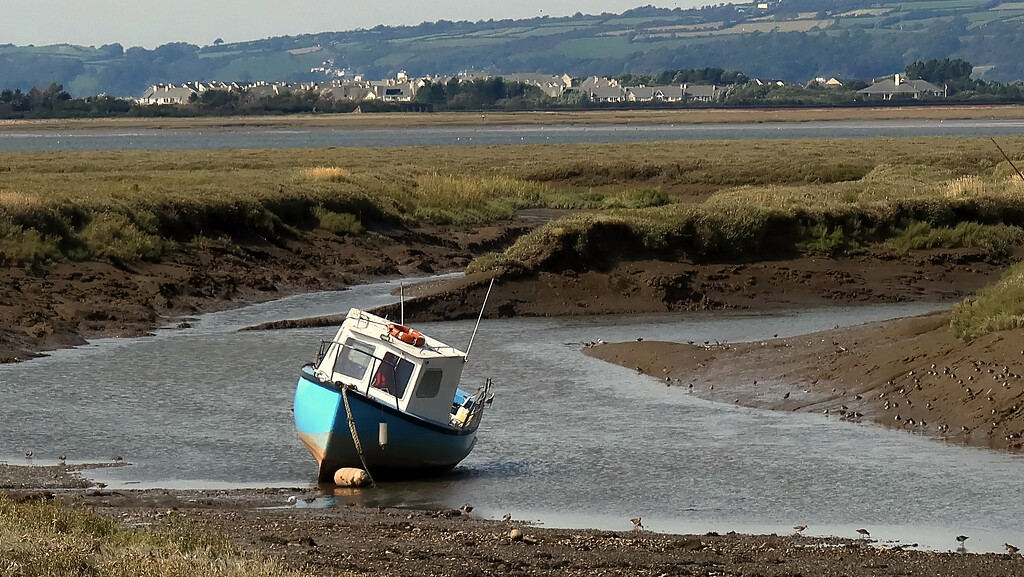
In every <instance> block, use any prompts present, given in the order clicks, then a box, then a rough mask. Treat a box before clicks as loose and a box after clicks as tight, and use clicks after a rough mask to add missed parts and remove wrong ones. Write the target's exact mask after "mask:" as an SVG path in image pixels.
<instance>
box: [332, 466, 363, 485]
mask: <svg viewBox="0 0 1024 577" xmlns="http://www.w3.org/2000/svg"><path fill="white" fill-rule="evenodd" d="M334 484H335V485H338V486H339V487H365V486H367V485H369V484H370V474H369V473H367V472H366V471H364V470H362V469H358V468H356V467H342V468H340V469H338V470H337V471H335V472H334Z"/></svg>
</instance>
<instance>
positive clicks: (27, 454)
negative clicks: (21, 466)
mask: <svg viewBox="0 0 1024 577" xmlns="http://www.w3.org/2000/svg"><path fill="white" fill-rule="evenodd" d="M33 457H35V452H34V451H32V450H28V451H25V459H26V460H27V461H28V462H29V463H31V462H32V458H33ZM110 460H111V461H113V462H115V463H121V462H123V461H124V457H122V456H121V455H115V456H114V457H111V459H110ZM57 461H58V462H60V464H61V465H65V464H67V461H68V456H67V454H65V453H61V454H60V456H59V457H57Z"/></svg>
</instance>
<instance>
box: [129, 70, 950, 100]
mask: <svg viewBox="0 0 1024 577" xmlns="http://www.w3.org/2000/svg"><path fill="white" fill-rule="evenodd" d="M314 71H317V72H320V70H317V69H314ZM496 76H500V77H501V78H502V79H503V80H505V81H506V82H521V83H523V84H526V85H530V86H536V87H538V88H539V89H540V90H541V91H543V92H544V93H545V94H547V95H548V96H550V97H551V98H560V97H563V96H565V95H566V94H567V93H569V92H577V93H579V94H580V95H581V96H582V97H583V98H585V99H587V100H589V101H590V102H595V103H617V102H696V103H710V102H715V101H717V100H719V99H720V98H721V97H722V95H723V94H724V91H725V87H724V86H721V85H713V84H674V85H666V86H643V85H640V86H623V85H621V84H620V83H619V82H617V81H616V80H615V79H611V78H603V77H599V76H591V77H589V78H587V79H585V80H583V81H582V82H580V83H578V84H575V85H574V84H573V79H572V78H571V77H570V76H568V75H567V74H562V75H560V76H559V75H549V74H530V73H522V74H501V75H474V74H460V75H459V76H457V77H456V78H457V79H458V80H459V81H460V82H472V81H474V80H479V79H487V78H494V77H496ZM449 80H450V78H448V77H422V78H409V76H408V75H406V73H405V72H400V73H398V74H397V75H396V77H395V78H390V79H384V80H364V79H363V78H362V77H360V76H354V77H352V78H345V77H341V78H334V79H331V80H329V81H325V82H299V83H292V82H252V83H243V82H231V83H223V82H215V81H214V82H188V83H185V84H180V85H179V84H157V85H154V86H151V87H150V88H149V89H147V90H146V91H145V92H144V93H143V94H142V96H141V97H139V98H138V99H136V101H137V102H138V103H139V104H142V105H161V104H187V103H189V102H191V101H193V100H195V99H196V98H199V97H201V95H202V93H204V92H206V91H208V90H227V91H235V92H239V93H245V94H246V95H247V97H248V98H250V99H252V100H260V99H264V98H273V97H276V96H281V95H285V94H289V93H297V92H308V91H315V92H318V93H319V94H321V95H322V96H325V97H330V98H334V99H336V100H349V101H355V102H363V101H380V102H397V103H401V102H412V101H413V99H414V98H415V97H416V92H417V90H419V89H420V88H422V87H423V86H426V85H427V84H428V83H447V82H448V81H449ZM752 82H756V83H759V84H764V83H765V82H762V81H760V80H752ZM813 82H817V83H819V84H821V85H822V86H824V87H826V88H829V87H841V86H842V82H840V81H839V80H837V79H835V78H828V79H826V78H816V79H815V80H814V81H813ZM771 83H772V84H777V85H779V86H782V85H783V83H782V82H781V81H772V82H771ZM858 93H860V94H862V95H863V96H864V97H865V98H875V99H881V100H889V99H892V98H894V97H903V98H906V97H911V98H920V97H923V96H930V97H944V96H946V89H945V87H939V86H936V85H934V84H932V83H930V82H926V81H924V80H910V79H907V78H906V77H904V76H902V75H900V74H893V75H891V76H888V77H885V78H882V79H880V80H877V81H876V82H874V83H873V84H871V85H870V86H868V87H867V88H864V89H861V90H858Z"/></svg>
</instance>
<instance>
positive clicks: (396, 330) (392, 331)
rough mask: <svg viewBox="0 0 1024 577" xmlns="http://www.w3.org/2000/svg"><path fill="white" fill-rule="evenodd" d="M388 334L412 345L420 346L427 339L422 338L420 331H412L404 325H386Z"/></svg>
mask: <svg viewBox="0 0 1024 577" xmlns="http://www.w3.org/2000/svg"><path fill="white" fill-rule="evenodd" d="M388 334H389V335H391V336H393V337H395V338H396V339H398V340H400V341H402V342H403V343H408V344H410V345H412V346H414V347H422V346H423V344H424V343H426V342H427V339H425V338H423V334H422V333H420V332H419V331H414V330H412V329H410V328H409V327H407V326H405V325H395V324H391V325H388Z"/></svg>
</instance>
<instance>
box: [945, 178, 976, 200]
mask: <svg viewBox="0 0 1024 577" xmlns="http://www.w3.org/2000/svg"><path fill="white" fill-rule="evenodd" d="M984 190H985V182H984V181H983V180H981V178H979V177H977V176H974V175H968V176H961V177H959V178H954V179H953V180H951V181H949V183H948V184H947V185H946V197H948V198H963V197H966V196H977V195H978V194H981V193H982V192H984Z"/></svg>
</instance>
